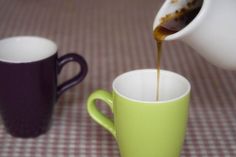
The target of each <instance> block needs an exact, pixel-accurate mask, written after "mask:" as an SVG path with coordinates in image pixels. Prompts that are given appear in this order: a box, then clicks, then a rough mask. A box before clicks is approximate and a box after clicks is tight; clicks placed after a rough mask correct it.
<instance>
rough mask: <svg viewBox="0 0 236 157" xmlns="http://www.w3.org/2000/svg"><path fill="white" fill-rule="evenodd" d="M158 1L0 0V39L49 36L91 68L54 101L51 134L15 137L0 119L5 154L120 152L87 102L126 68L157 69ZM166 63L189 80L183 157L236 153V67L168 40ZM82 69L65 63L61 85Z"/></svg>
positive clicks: (42, 156)
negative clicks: (215, 62) (154, 28)
mask: <svg viewBox="0 0 236 157" xmlns="http://www.w3.org/2000/svg"><path fill="white" fill-rule="evenodd" d="M161 3H163V0H117V1H115V0H0V38H4V37H8V36H16V35H38V36H43V37H47V38H50V39H52V40H54V41H55V42H56V43H57V44H58V45H59V55H63V54H65V53H67V52H77V53H79V54H81V55H83V56H84V57H85V58H86V60H87V62H88V65H89V73H88V75H87V77H86V79H85V80H84V81H83V83H82V84H80V85H78V86H77V87H75V88H73V89H71V90H70V91H68V92H67V93H66V94H64V95H63V96H62V97H61V98H60V100H59V101H58V103H57V104H56V107H55V110H54V115H53V121H52V122H53V123H52V126H51V129H50V131H49V132H48V133H47V134H46V135H43V136H40V137H38V138H36V139H27V140H26V139H17V138H13V137H11V136H10V135H8V134H7V133H6V132H5V130H4V127H3V125H2V123H1V122H0V157H119V151H118V147H117V144H116V142H115V140H114V139H113V138H112V136H111V135H110V134H109V133H108V132H106V131H105V130H104V129H102V128H101V127H100V126H98V125H97V124H96V123H95V122H93V121H92V120H91V118H89V116H88V114H87V112H86V105H85V104H86V99H87V97H88V95H89V94H90V93H91V92H92V91H94V90H95V89H98V88H101V89H106V90H111V83H112V80H113V79H114V78H115V77H116V76H117V75H119V74H121V73H123V72H126V71H129V70H133V69H143V68H155V58H156V57H155V55H156V53H155V52H156V50H155V49H156V48H155V42H154V40H153V37H152V22H153V19H154V16H155V14H156V12H157V10H158V9H159V7H160V5H161ZM235 61H236V60H235ZM162 68H163V69H168V70H172V71H174V72H178V73H180V74H182V75H184V76H185V77H187V78H188V79H189V80H190V82H191V84H192V97H191V105H190V106H191V107H190V116H189V124H188V131H187V135H186V140H185V144H184V148H183V151H182V157H235V156H236V72H232V71H225V70H221V69H219V68H216V67H214V66H212V65H210V64H209V63H207V62H206V61H205V60H204V59H202V58H201V57H200V56H199V55H198V54H197V53H195V52H194V51H193V50H192V49H191V48H189V47H188V46H186V45H185V44H183V43H180V42H178V41H174V42H169V43H166V44H165V45H164V52H163V59H162ZM78 70H79V69H78V68H77V66H76V65H74V64H70V65H68V66H67V67H66V68H65V69H63V72H62V74H61V75H60V76H59V82H62V81H63V80H66V79H68V78H70V77H71V76H72V75H73V74H75V73H76V72H77V71H78ZM0 75H3V74H1V72H0ZM0 88H1V87H0ZM100 106H101V108H102V109H103V111H104V112H105V113H108V114H110V112H109V110H108V108H106V107H105V106H104V105H103V104H101V105H100Z"/></svg>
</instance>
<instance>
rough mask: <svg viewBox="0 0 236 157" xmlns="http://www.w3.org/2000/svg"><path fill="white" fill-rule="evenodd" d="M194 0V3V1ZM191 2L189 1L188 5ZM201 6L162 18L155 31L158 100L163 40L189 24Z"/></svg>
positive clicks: (157, 98) (157, 97)
mask: <svg viewBox="0 0 236 157" xmlns="http://www.w3.org/2000/svg"><path fill="white" fill-rule="evenodd" d="M194 2H195V1H193V2H192V3H194ZM190 5H191V4H190V3H188V4H187V6H190ZM200 9H201V7H198V8H195V9H186V8H184V9H181V10H180V11H176V12H175V13H173V14H168V15H166V16H165V17H163V18H162V19H161V23H160V25H158V26H157V27H156V28H155V30H154V32H153V35H154V38H155V40H156V44H157V89H156V90H157V95H156V100H157V101H158V100H159V95H160V94H159V93H160V92H159V84H160V64H161V54H162V42H163V41H164V40H165V38H166V37H167V36H168V35H171V34H174V33H176V32H178V31H180V30H181V29H183V28H184V27H185V26H187V25H188V24H189V23H190V22H191V21H192V20H193V19H194V18H195V17H196V15H197V14H198V12H199V11H200Z"/></svg>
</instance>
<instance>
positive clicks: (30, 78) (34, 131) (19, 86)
mask: <svg viewBox="0 0 236 157" xmlns="http://www.w3.org/2000/svg"><path fill="white" fill-rule="evenodd" d="M70 61H75V62H77V63H78V64H79V65H80V66H81V71H80V72H79V74H78V75H76V76H75V77H74V78H72V79H71V80H68V81H66V82H65V83H63V84H62V85H60V86H58V87H57V74H58V73H59V72H60V71H61V69H62V68H63V66H64V65H65V64H66V63H68V62H70ZM0 72H1V76H0V114H1V116H2V119H3V123H4V125H5V128H6V130H7V131H8V132H9V133H10V134H11V135H12V136H15V137H37V136H39V135H41V134H43V133H45V132H46V131H47V130H48V129H49V126H50V120H51V117H52V113H53V107H54V104H55V103H56V100H57V97H58V96H60V95H61V94H62V93H63V92H64V91H65V90H67V89H69V88H70V87H72V86H74V85H76V84H78V83H80V82H81V81H82V80H83V79H84V78H85V76H86V74H87V64H86V61H85V60H84V59H83V57H82V56H79V55H77V54H67V55H65V56H62V57H61V58H59V59H57V54H54V55H53V56H50V57H48V58H46V59H43V60H40V61H36V62H29V63H9V62H3V61H0Z"/></svg>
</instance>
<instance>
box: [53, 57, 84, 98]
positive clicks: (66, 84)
mask: <svg viewBox="0 0 236 157" xmlns="http://www.w3.org/2000/svg"><path fill="white" fill-rule="evenodd" d="M57 61H58V74H59V73H60V72H61V70H62V69H63V67H64V65H66V64H67V63H69V62H76V63H78V64H79V65H80V72H79V73H78V74H77V75H76V76H74V77H73V78H71V79H70V80H67V81H65V82H64V83H62V84H61V85H59V86H58V87H57V98H59V97H60V96H61V94H62V93H64V92H65V91H66V90H67V89H69V88H71V87H73V86H75V85H76V84H78V83H80V82H81V81H82V80H83V79H84V78H85V76H86V74H87V72H88V66H87V63H86V61H85V59H84V58H83V57H82V56H80V55H78V54H75V53H69V54H66V55H64V56H62V57H60V58H58V59H57Z"/></svg>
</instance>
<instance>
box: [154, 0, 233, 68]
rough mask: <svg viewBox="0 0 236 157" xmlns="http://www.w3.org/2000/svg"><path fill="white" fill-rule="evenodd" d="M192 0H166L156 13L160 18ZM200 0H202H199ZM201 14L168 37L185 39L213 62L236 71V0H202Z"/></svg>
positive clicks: (156, 21)
mask: <svg viewBox="0 0 236 157" xmlns="http://www.w3.org/2000/svg"><path fill="white" fill-rule="evenodd" d="M190 1H192V0H176V1H175V3H173V0H166V1H165V2H164V4H163V6H162V7H161V9H160V10H159V12H158V13H157V15H156V18H155V20H154V25H153V29H155V28H156V26H158V24H160V19H161V18H162V17H164V16H165V15H167V14H169V13H173V12H175V11H176V10H178V9H180V8H183V6H185V5H186V3H187V2H190ZM199 1H200V0H199ZM202 2H203V3H202V7H201V10H200V11H199V13H198V15H197V16H196V17H195V18H194V19H193V20H192V22H191V23H190V24H188V25H187V26H185V27H184V28H183V29H182V30H180V31H178V32H177V33H174V34H172V35H169V36H167V37H166V39H165V40H182V41H183V42H185V43H187V44H188V45H189V46H191V47H192V48H193V49H195V50H196V51H197V52H198V53H200V54H201V55H202V56H203V57H204V58H205V59H207V60H208V61H209V62H211V63H213V64H214V65H216V66H218V67H221V68H224V69H228V70H236V0H202Z"/></svg>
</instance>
